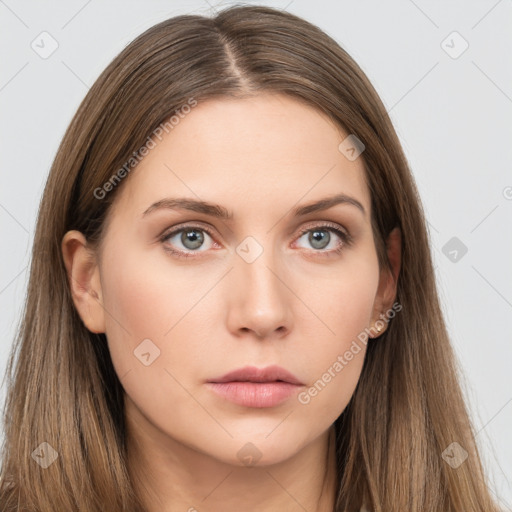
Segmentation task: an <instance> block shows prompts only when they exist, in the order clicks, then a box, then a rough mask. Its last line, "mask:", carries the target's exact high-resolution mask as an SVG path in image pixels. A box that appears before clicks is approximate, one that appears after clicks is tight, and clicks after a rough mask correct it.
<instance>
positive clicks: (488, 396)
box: [0, 0, 512, 510]
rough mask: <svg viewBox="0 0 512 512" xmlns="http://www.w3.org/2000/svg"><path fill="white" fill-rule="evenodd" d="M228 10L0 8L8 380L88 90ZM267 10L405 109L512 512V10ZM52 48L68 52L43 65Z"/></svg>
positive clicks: (182, 4) (374, 4) (2, 348)
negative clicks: (189, 22) (176, 25)
mask: <svg viewBox="0 0 512 512" xmlns="http://www.w3.org/2000/svg"><path fill="white" fill-rule="evenodd" d="M228 3H229V2H221V3H219V2H218V1H217V2H215V0H209V3H208V2H207V1H206V0H198V1H172V2H171V1H156V0H152V1H145V2H142V1H121V0H116V1H109V2H105V1H103V2H100V1H99V0H89V1H87V0H72V1H64V0H62V1H60V2H57V1H46V2H36V1H18V2H15V1H14V0H0V52H1V61H0V62H1V65H0V73H1V74H0V108H1V110H0V111H1V113H2V117H1V123H0V130H1V132H0V145H1V147H0V149H1V150H0V159H1V165H0V172H1V177H0V184H1V186H0V230H1V233H0V236H1V240H2V243H1V247H2V264H1V267H0V375H2V376H3V374H4V370H5V363H6V360H7V356H8V352H9V349H10V346H11V343H12V337H13V335H14V332H15V329H16V326H17V323H18V321H19V318H20V313H21V308H22V304H23V299H24V295H25V289H26V283H27V277H28V275H27V268H28V267H27V265H28V263H29V258H30V249H31V244H32V240H33V235H34V226H35V219H36V213H37V208H38V204H39V201H40V198H41V194H42V191H43V187H44V182H45V179H46V176H47V174H48V171H49V168H50V165H51V162H52V159H53V157H54V155H55V152H56V150H57V147H58V144H59V142H60V139H61V137H62V135H63V134H64V130H65V128H66V127H67V125H68V123H69V122H70V120H71V117H72V115H73V114H74V112H75V110H76V108H77V107H78V104H79V102H80V101H81V100H82V98H83V96H84V95H85V93H86V92H87V89H88V87H89V86H90V85H91V84H92V83H93V82H94V80H95V79H96V78H97V76H98V75H99V73H100V72H101V71H102V70H103V69H104V68H105V66H106V65H107V64H108V63H109V62H110V60H111V59H112V58H113V57H114V56H115V55H116V54H117V53H118V52H119V51H120V50H121V49H122V48H123V47H124V46H125V45H126V44H127V43H129V42H130V41H131V40H132V39H133V38H134V37H135V36H137V35H138V34H140V33H141V32H142V31H144V30H145V29H147V28H149V27H150V26H151V25H153V24H155V23H156V22H159V21H161V20H163V19H166V18H169V17H171V16H174V15H178V14H183V13H198V14H211V13H213V10H214V9H220V8H222V7H224V6H226V5H228ZM253 3H258V4H266V5H270V6H273V7H278V8H283V9H286V10H288V11H289V12H292V13H294V14H298V15H299V16H302V17H304V18H306V19H307V20H309V21H311V22H313V23H315V24H317V25H318V26H319V27H321V28H322V29H323V30H325V31H326V32H327V33H328V34H330V35H331V36H332V37H333V38H334V39H336V40H337V41H338V43H339V44H341V45H342V46H343V47H344V48H345V49H346V50H347V51H348V52H349V53H350V55H352V57H353V58H354V59H355V60H356V61H357V62H358V63H359V65H360V66H361V67H362V68H363V70H364V71H365V72H366V74H367V75H368V77H369V79H370V80H371V81H372V83H373V84H374V86H375V88H376V89H377V91H378V92H379V94H380V95H381V98H382V100H383V102H384V104H385V105H386V107H387V109H388V111H389V112H390V115H391V118H392V120H393V123H394V125H395V127H396V129H397V132H398V134H399V137H400V140H401V142H402V144H403V147H404V150H405V152H406V155H407V157H408V159H409V162H410V165H411V168H412V169H413V172H414V175H415V178H416V180H417V184H418V187H419V190H420V194H421V196H422V199H423V203H424V207H425V211H426V215H427V219H428V221H429V226H430V234H431V239H432V252H433V255H434V258H435V263H436V273H437V280H438V284H439V290H440V294H441V300H442V303H443V307H444V311H445V314H446V318H447V322H448V327H449V330H450V333H451V336H452V340H453V344H454V346H455V349H456V351H457V355H458V357H459V360H460V363H461V366H462V369H463V372H464V375H465V384H464V385H465V392H466V394H467V397H468V402H469V405H470V408H471V411H472V415H473V418H474V423H475V428H476V432H477V441H478V443H479V445H480V446H481V449H482V454H483V458H484V463H485V465H486V467H488V469H489V472H490V474H491V478H492V488H493V492H495V493H496V494H497V495H498V496H499V499H500V502H501V505H502V506H503V509H504V510H512V508H511V507H512V484H511V480H512V478H511V475H512V436H511V435H510V432H511V426H512V385H511V384H512V377H511V370H510V363H511V361H512V343H511V341H512V335H511V320H512V270H511V268H512V267H511V263H510V262H511V261H512V258H511V256H512V236H511V223H512V222H511V221H512V172H511V170H512V166H511V163H512V129H511V126H512V57H511V55H512V23H511V22H512V5H511V2H510V0H500V1H496V0H486V1H478V2H477V1H472V2H468V1H451V2H441V1H436V2H433V1H432V2H427V1H424V0H422V1H420V0H415V1H413V0H400V1H398V0H394V1H387V2H379V1H356V0H352V1H350V2H347V1H340V2H335V1H334V0H330V1H329V0H316V1H315V2H306V1H302V0H292V1H291V2H290V1H289V0H283V1H277V0H276V1H269V2H253ZM44 31H46V32H48V33H49V34H50V35H51V36H45V35H43V36H41V35H40V34H41V33H42V32H44ZM454 31H456V32H458V33H459V34H460V36H458V35H453V32H454ZM52 39H53V40H55V41H56V43H53V42H52ZM443 41H444V43H443ZM465 42H466V43H465ZM52 44H58V48H57V49H56V50H55V52H54V53H53V54H51V55H50V56H46V55H43V56H44V57H47V58H42V56H41V55H40V54H41V53H43V52H44V51H46V52H48V51H49V50H50V49H51V45H52ZM466 44H468V45H469V46H468V48H467V49H466V50H465V51H464V52H463V53H461V51H462V50H463V49H464V47H465V45H466ZM31 45H33V46H34V47H35V48H37V50H38V51H39V53H37V52H36V51H35V50H34V49H33V48H32V47H31ZM459 54H460V55H459ZM453 237H456V239H455V240H452V238H453ZM464 247H465V248H467V253H465V254H463V253H464V250H465V249H464ZM454 251H455V252H454ZM4 396H5V388H4V387H2V389H1V390H0V400H2V401H3V399H4ZM446 414H450V411H448V410H447V411H446ZM507 432H508V434H507ZM0 438H1V432H0Z"/></svg>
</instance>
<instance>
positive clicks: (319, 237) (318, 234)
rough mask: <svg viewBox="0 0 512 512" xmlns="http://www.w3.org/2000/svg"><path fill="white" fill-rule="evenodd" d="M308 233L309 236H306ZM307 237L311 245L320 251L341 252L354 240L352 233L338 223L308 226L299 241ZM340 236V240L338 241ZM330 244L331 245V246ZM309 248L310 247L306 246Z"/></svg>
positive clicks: (316, 250)
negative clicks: (344, 229)
mask: <svg viewBox="0 0 512 512" xmlns="http://www.w3.org/2000/svg"><path fill="white" fill-rule="evenodd" d="M333 234H334V237H333V236H332V235H333ZM306 235H307V236H306ZM302 238H305V241H306V243H307V244H308V245H309V247H312V248H313V249H314V250H315V251H313V252H320V253H327V254H330V253H339V252H341V251H342V250H343V248H344V247H345V246H349V245H350V244H351V242H352V239H351V237H350V235H349V234H348V233H347V232H345V231H343V230H342V229H340V227H339V226H337V225H336V224H330V223H328V224H322V225H318V226H313V227H308V228H305V229H303V230H302V231H301V232H300V235H299V238H298V241H300V240H301V239H302ZM336 238H338V240H339V241H338V242H336V240H335V239H336ZM329 246H330V247H329ZM306 248H308V247H306Z"/></svg>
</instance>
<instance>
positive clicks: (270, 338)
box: [82, 95, 383, 465]
mask: <svg viewBox="0 0 512 512" xmlns="http://www.w3.org/2000/svg"><path fill="white" fill-rule="evenodd" d="M347 135H348V134H343V133H341V132H340V131H339V130H338V129H337V128H336V127H335V126H334V125H333V124H332V123H331V122H330V121H329V120H328V118H327V117H325V116H324V115H323V114H321V113H319V112H318V111H317V110H315V109H314V108H312V107H309V106H306V105H304V104H302V103H300V102H298V101H297V100H294V99H291V98H289V97H286V96H282V95H258V96H255V97H252V98H250V99H243V100H239V99H236V100H235V99H220V100H210V101H207V102H204V103H200V104H199V105H198V106H196V107H195V108H193V109H192V110H191V112H190V113H189V114H187V115H186V116H183V118H181V119H180V121H179V124H177V125H176V126H175V127H174V129H172V131H170V133H169V134H166V135H165V136H164V137H163V138H162V140H161V141H158V139H155V142H156V146H155V147H153V149H151V150H149V151H148V154H147V155H146V156H145V157H144V159H143V160H142V162H141V163H140V164H139V166H138V167H137V168H136V169H135V170H133V171H132V172H131V174H130V175H129V176H128V177H127V178H126V182H125V183H123V184H122V188H121V189H120V190H119V194H118V196H117V197H116V200H115V202H114V207H113V209H112V210H111V212H110V218H109V224H108V227H107V231H106V234H105V243H104V246H103V247H102V252H101V254H100V257H99V266H98V267H97V269H96V271H95V272H96V276H97V281H93V282H96V283H97V295H98V300H96V299H95V300H94V301H92V302H91V304H90V305H89V306H88V307H89V309H88V313H87V314H82V318H84V322H85V323H86V325H88V327H89V328H90V329H91V330H96V331H102V332H105V333H106V336H107V339H108V345H109V349H110V353H111V356H112V361H113V364H114V367H115V370H116V372H117V374H118V376H119V378H120V380H121V383H122V385H123V387H124V390H125V392H126V410H127V415H128V417H129V418H131V421H132V424H134V425H135V424H136V425H138V427H137V428H139V429H141V430H142V431H144V432H145V433H146V435H147V436H148V437H151V438H153V439H159V440H160V441H161V442H162V443H164V444H165V443H169V444H170V445H171V444H173V445H176V444H177V443H179V445H183V446H185V447H187V448H192V449H194V450H196V451H198V452H200V453H203V454H207V455H210V456H211V457H213V458H215V459H218V460H221V461H224V462H227V463H231V464H238V465H240V464H251V463H255V462H257V463H258V464H271V463H275V462H279V461H282V460H285V459H287V458H289V457H291V456H293V455H294V454H295V453H297V452H298V451H299V450H301V449H302V448H304V447H306V446H307V445H308V444H310V443H312V442H313V441H314V440H315V439H318V438H319V436H321V435H322V434H323V433H325V432H326V431H327V430H328V429H329V427H330V426H331V425H332V423H333V422H334V421H335V419H336V418H337V417H338V416H339V415H340V414H341V412H342V411H343V410H344V408H345V407H346V405H347V404H348V402H349V400H350V398H351V396H352V394H353V392H354V389H355V387H356V384H357V382H358V379H359V376H360V372H361V368H362V365H363V360H364V354H365V348H366V347H365V344H364V343H362V342H360V341H359V342H358V341H357V340H358V335H359V336H360V335H361V333H364V330H365V328H369V327H371V326H372V325H373V323H374V322H375V320H376V319H378V316H379V313H382V312H383V309H382V308H383V306H382V304H381V301H380V298H381V295H382V292H383V284H382V279H380V273H379V265H378V261H377V255H376V249H375V245H374V239H373V236H372V230H371V224H370V214H371V211H370V195H369V191H368V188H367V186H366V184H365V181H364V175H363V162H362V158H355V159H354V158H350V159H349V158H347V157H346V156H345V155H346V154H350V152H349V153H346V152H342V150H340V149H339V146H340V143H342V141H343V140H344V139H345V137H346V136H347ZM345 144H346V143H345ZM343 147H344V146H342V148H343ZM356 149H357V148H356ZM343 151H344V150H343ZM336 195H343V196H346V198H349V199H348V200H347V201H345V202H340V203H338V204H334V205H329V206H330V207H328V208H327V209H317V208H310V209H309V210H308V208H304V207H305V206H307V205H311V204H314V203H317V202H319V201H321V200H324V199H327V198H332V197H333V196H336ZM183 199H187V200H188V206H189V208H186V207H183V206H182V207H179V205H176V203H173V201H176V200H183ZM199 202H205V203H208V204H209V205H218V207H211V206H208V207H207V206H200V203H199ZM173 204H174V206H173ZM358 205H359V206H358ZM185 206H186V205H185ZM320 206H321V205H320ZM298 209H304V211H302V212H297V211H296V210H298ZM219 212H224V213H226V214H227V215H226V216H225V217H220V216H218V215H217V214H218V213H219ZM174 251H176V252H174ZM379 282H380V285H379ZM99 304H101V307H99ZM359 339H361V336H360V337H359ZM354 341H356V345H354ZM377 342H378V341H377ZM355 347H358V349H356V348H355ZM348 353H350V354H348ZM347 354H348V355H347ZM337 363H338V364H337ZM271 366H272V367H274V371H268V372H266V373H265V372H264V371H263V372H260V373H258V372H257V371H256V370H254V368H255V369H261V370H263V369H265V368H267V367H271ZM276 366H277V367H280V368H282V369H283V371H286V372H289V373H290V374H292V375H293V376H294V378H293V379H292V378H291V377H290V376H289V375H285V374H284V373H279V371H277V370H276V368H275V367H276ZM247 367H253V371H247V372H245V373H244V372H242V373H241V374H239V375H235V376H231V377H230V376H228V377H226V378H225V379H222V377H223V376H225V375H226V374H228V373H230V372H233V371H235V370H239V369H242V370H243V369H244V368H245V369H247ZM340 367H341V368H340ZM244 379H245V380H247V381H248V382H241V381H243V380H244ZM280 379H282V380H284V381H288V382H278V380H280ZM220 380H225V381H226V382H224V383H220V382H219V381H220ZM258 380H259V381H261V382H256V381H258ZM292 380H293V381H294V383H291V382H290V381H292ZM214 381H217V382H216V383H214ZM315 390H316V391H315Z"/></svg>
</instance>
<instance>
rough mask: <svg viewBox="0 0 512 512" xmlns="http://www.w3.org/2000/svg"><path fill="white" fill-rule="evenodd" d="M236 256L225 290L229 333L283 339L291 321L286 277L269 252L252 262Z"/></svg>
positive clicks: (290, 304) (290, 325)
mask: <svg viewBox="0 0 512 512" xmlns="http://www.w3.org/2000/svg"><path fill="white" fill-rule="evenodd" d="M235 256H236V257H235V263H234V269H233V271H232V272H230V276H229V289H228V290H227V294H228V300H227V306H228V310H227V325H228V329H229V331H230V332H232V333H233V334H234V335H235V336H239V337H240V336H244V335H245V336H247V335H250V334H252V335H253V336H255V337H257V338H258V339H271V338H282V337H284V336H286V335H287V334H288V333H289V332H290V331H291V330H292V319H293V317H292V310H291V308H292V303H291V302H292V298H293V294H292V292H291V291H290V289H289V288H288V286H289V285H288V283H287V280H289V276H287V275H286V272H284V271H283V268H282V267H281V266H280V265H279V264H278V262H277V261H276V259H275V258H274V257H273V254H272V251H271V250H268V249H267V250H264V251H263V253H262V254H261V255H260V256H259V257H258V258H257V259H256V260H255V261H253V262H252V263H248V262H247V261H245V260H244V259H243V258H240V257H238V255H235Z"/></svg>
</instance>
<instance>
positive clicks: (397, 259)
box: [371, 227, 402, 338]
mask: <svg viewBox="0 0 512 512" xmlns="http://www.w3.org/2000/svg"><path fill="white" fill-rule="evenodd" d="M386 252H387V258H388V261H389V267H390V268H386V267H384V268H382V270H381V272H380V278H379V287H378V290H377V296H376V297H375V303H374V310H373V316H372V328H371V329H373V330H374V331H375V332H376V336H372V337H374V338H375V337H378V336H380V335H381V334H382V333H383V332H384V331H385V330H386V329H387V324H388V319H387V315H386V312H387V311H388V310H389V309H390V308H391V306H392V305H393V301H394V300H395V298H396V292H397V284H398V276H399V274H400V267H401V262H402V233H401V231H400V228H399V227H396V228H394V229H393V230H392V231H391V233H390V234H389V236H388V239H387V240H386Z"/></svg>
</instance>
